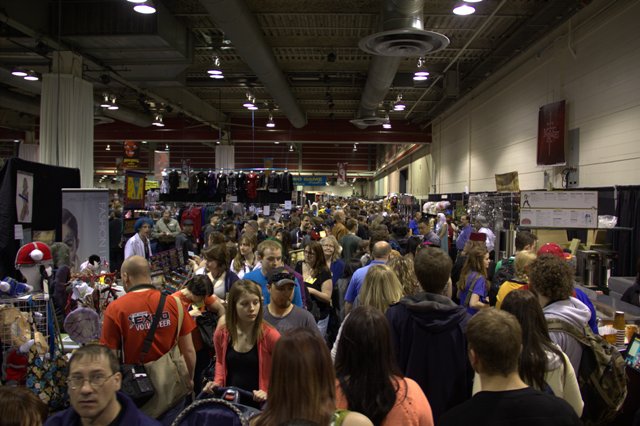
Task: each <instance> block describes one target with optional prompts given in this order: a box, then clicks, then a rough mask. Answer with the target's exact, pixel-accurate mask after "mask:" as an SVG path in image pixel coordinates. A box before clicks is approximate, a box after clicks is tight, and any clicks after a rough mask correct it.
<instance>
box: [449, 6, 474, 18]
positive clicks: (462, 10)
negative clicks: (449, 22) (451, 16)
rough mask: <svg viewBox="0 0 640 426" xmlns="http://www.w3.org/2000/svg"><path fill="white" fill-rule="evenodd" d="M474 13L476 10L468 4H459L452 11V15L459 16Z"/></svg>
mask: <svg viewBox="0 0 640 426" xmlns="http://www.w3.org/2000/svg"><path fill="white" fill-rule="evenodd" d="M475 11H476V9H475V8H474V7H473V6H469V5H468V4H461V5H460V6H457V7H455V8H454V9H453V13H455V14H456V15H460V16H466V15H471V14H472V13H475Z"/></svg>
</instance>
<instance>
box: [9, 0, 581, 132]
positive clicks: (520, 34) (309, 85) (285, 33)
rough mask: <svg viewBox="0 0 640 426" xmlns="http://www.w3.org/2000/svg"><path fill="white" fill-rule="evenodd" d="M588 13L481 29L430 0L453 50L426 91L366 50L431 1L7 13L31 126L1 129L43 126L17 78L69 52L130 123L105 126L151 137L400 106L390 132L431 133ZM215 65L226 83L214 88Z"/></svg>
mask: <svg viewBox="0 0 640 426" xmlns="http://www.w3.org/2000/svg"><path fill="white" fill-rule="evenodd" d="M588 2H589V1H588V0H484V1H482V2H481V3H475V4H474V6H475V7H476V9H477V11H476V13H475V14H474V15H470V16H456V15H454V14H453V13H452V9H453V7H454V5H455V4H456V3H457V1H455V0H425V1H424V5H423V10H422V13H418V17H422V18H423V19H422V23H423V26H424V29H425V30H429V31H434V32H437V33H441V34H444V35H445V36H446V37H448V39H449V40H450V44H449V45H448V46H447V47H446V48H444V49H442V50H439V51H437V52H435V53H432V54H427V55H425V56H424V60H425V61H424V68H425V69H426V70H427V71H429V72H430V76H429V79H428V80H426V81H422V82H416V81H414V80H413V79H412V77H413V73H414V71H416V65H417V59H418V58H417V57H415V56H412V57H398V58H396V59H388V58H387V59H386V60H387V62H383V65H381V66H378V68H374V66H375V65H372V62H375V61H372V55H371V54H370V53H366V52H365V51H363V50H361V49H360V48H359V46H358V43H359V41H360V40H361V39H363V38H364V37H366V36H369V35H371V34H374V33H377V32H379V31H381V29H386V27H387V24H386V23H384V22H383V21H384V19H383V18H382V16H383V13H386V14H387V15H384V16H389V15H390V14H389V12H383V11H382V9H383V7H382V6H383V5H386V6H387V7H393V6H397V5H400V6H402V5H403V4H404V5H406V4H409V5H411V6H415V5H416V4H417V5H418V7H420V6H421V4H422V2H420V1H402V0H395V1H394V0H320V1H318V0H155V3H156V5H157V6H158V13H156V14H155V15H148V16H145V15H140V14H137V13H135V12H133V10H132V6H133V5H132V4H131V3H127V2H126V1H125V0H21V1H14V0H2V3H3V6H2V9H0V21H2V22H1V23H0V83H1V84H0V86H1V87H0V100H1V101H2V102H0V108H3V107H4V109H7V110H13V111H18V112H20V113H22V114H19V115H16V114H10V113H4V114H3V113H1V112H2V111H1V110H0V120H1V121H0V127H6V128H18V129H24V128H28V127H33V126H36V125H37V120H32V121H30V120H28V119H27V120H25V114H26V115H27V118H28V117H30V116H32V115H33V114H34V105H37V102H38V98H37V95H38V93H39V90H40V86H39V84H37V83H36V84H32V85H29V84H28V83H27V84H25V82H24V81H22V80H19V79H17V78H16V77H13V76H11V75H10V74H9V72H8V71H10V70H11V69H12V68H13V67H16V66H20V67H24V68H29V69H33V70H35V71H38V72H40V73H47V72H50V71H51V69H52V68H51V67H52V60H53V56H54V54H55V51H56V50H59V49H60V50H66V49H70V50H72V51H74V52H76V53H79V54H80V55H82V56H83V57H84V62H83V68H84V69H83V74H84V78H85V79H87V80H88V81H91V82H92V83H93V84H94V87H95V94H96V102H98V101H99V100H100V94H101V93H102V92H105V91H108V92H109V93H111V94H113V95H115V96H116V98H117V102H118V104H119V105H120V106H121V111H120V112H119V113H118V114H120V117H118V116H117V115H114V114H111V116H110V118H109V116H108V115H109V113H108V112H107V113H105V115H106V116H107V117H105V118H103V119H102V121H103V122H105V121H110V120H113V119H116V120H119V119H122V120H123V121H127V120H128V121H129V122H130V123H133V122H134V121H136V122H137V125H139V126H148V125H150V123H151V119H152V118H153V117H152V116H153V113H154V112H158V111H159V112H162V113H163V114H164V115H165V118H169V119H171V117H177V118H181V119H184V120H188V121H189V122H190V123H191V122H192V124H193V125H197V124H199V123H207V124H208V125H210V126H211V127H215V128H217V127H221V128H222V129H223V130H226V129H228V128H229V126H230V125H231V123H233V124H236V125H240V126H243V125H244V126H255V127H256V128H259V129H261V130H263V129H265V128H264V126H265V124H266V121H267V119H268V116H269V110H270V109H271V110H272V114H273V117H274V119H275V120H276V123H277V124H278V126H283V127H285V128H291V129H293V128H302V129H304V128H305V127H307V124H308V123H309V122H314V121H318V122H319V123H325V120H326V123H330V122H332V121H340V122H347V121H349V120H351V119H354V118H356V117H358V116H360V117H363V116H365V117H367V116H372V115H375V116H377V117H382V118H384V117H385V109H387V110H388V109H392V106H393V102H394V101H396V99H397V98H398V95H400V94H401V95H402V100H403V101H404V102H405V103H406V105H407V107H406V110H405V111H404V112H394V111H391V112H389V115H390V119H391V122H392V123H398V124H402V125H403V127H402V128H403V129H404V130H405V131H411V132H413V133H415V132H427V131H428V124H429V123H430V122H431V120H433V118H434V117H436V116H438V114H440V113H442V112H443V111H445V110H446V109H447V108H448V107H450V106H451V105H452V104H453V103H454V102H455V101H456V99H459V97H460V96H463V95H464V94H466V93H468V92H469V91H470V90H472V89H473V88H474V87H476V86H477V85H478V84H479V83H481V82H482V81H483V80H485V79H486V78H487V77H488V76H489V75H490V74H492V73H493V72H495V71H496V70H497V69H499V68H500V67H501V66H503V65H504V64H505V63H506V62H508V61H509V60H510V59H512V58H514V57H515V56H516V55H518V53H519V52H521V51H522V50H523V49H525V48H526V47H527V46H529V45H530V44H531V43H532V42H533V41H535V40H537V39H538V38H540V37H541V36H542V35H544V34H545V33H547V32H549V31H550V30H551V29H553V28H555V27H557V26H558V25H560V24H561V23H563V22H565V21H566V20H567V19H568V18H569V17H570V16H572V15H573V14H574V13H575V12H576V11H578V10H579V9H580V8H582V7H584V6H585V4H587V3H588ZM418 10H419V9H418ZM243 13H244V15H243ZM418 20H419V19H418ZM214 56H218V57H219V59H220V62H221V68H222V70H223V72H224V76H225V78H224V79H220V80H214V79H211V78H209V76H208V74H207V70H208V69H209V68H210V67H211V65H212V58H213V57H214ZM376 60H377V59H376ZM394 61H395V62H394ZM396 64H397V72H394V68H393V67H394V66H396ZM371 70H375V71H374V72H373V74H375V75H372V73H371ZM389 70H390V72H391V76H390V77H391V81H389V83H390V84H389V85H388V88H387V87H386V86H385V84H386V83H384V82H383V83H381V84H382V86H383V91H382V95H381V96H379V99H377V98H376V97H375V96H374V97H373V102H374V105H376V106H375V108H373V110H370V109H367V108H365V107H364V106H365V103H364V101H363V92H364V91H365V86H366V85H367V81H368V79H369V80H373V82H374V83H375V79H376V78H378V77H379V75H381V74H384V73H385V71H389ZM381 78H382V77H381ZM369 84H372V83H371V82H370V83H369ZM368 90H369V89H368V88H367V89H366V91H367V93H368V94H369V92H368ZM248 92H250V94H251V95H252V96H255V98H256V101H257V105H258V107H259V109H258V110H257V111H255V112H254V113H252V112H251V111H248V110H247V109H245V108H244V107H243V106H242V103H243V102H244V101H245V100H246V99H247V93H248ZM9 101H11V102H9ZM97 111H98V113H99V114H102V112H101V110H100V109H99V108H98V109H97ZM129 113H130V116H127V117H129V118H128V119H126V117H125V115H126V114H129ZM252 114H253V115H252ZM132 117H133V118H132ZM252 120H253V121H252ZM378 124H379V123H378ZM311 127H312V128H314V127H315V128H317V126H311ZM340 127H342V125H341V126H340ZM398 127H401V126H398ZM354 129H355V127H354ZM395 129H396V126H394V130H393V131H394V132H395V131H396V130H395ZM425 129H427V130H425ZM379 130H381V126H379V125H376V126H373V127H369V128H366V129H363V130H361V131H362V132H372V131H376V132H378V131H379ZM216 131H217V130H216ZM397 131H398V132H400V131H402V130H397ZM409 139H410V138H407V140H409ZM400 140H402V138H400ZM422 140H423V141H426V140H425V138H424V137H423V139H422Z"/></svg>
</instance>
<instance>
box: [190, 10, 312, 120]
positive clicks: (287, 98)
mask: <svg viewBox="0 0 640 426" xmlns="http://www.w3.org/2000/svg"><path fill="white" fill-rule="evenodd" d="M200 2H201V3H202V5H203V6H204V7H205V9H207V11H208V12H209V15H211V18H212V19H213V20H214V21H215V22H216V24H217V25H218V27H220V29H221V30H222V31H224V34H225V36H226V37H227V38H228V39H229V40H231V41H232V42H233V45H234V46H235V48H236V52H238V54H239V55H240V56H241V57H242V59H243V60H244V62H246V63H247V64H248V65H249V66H250V67H251V69H252V70H253V72H254V73H255V74H256V76H257V77H258V78H259V79H260V81H261V82H262V84H264V86H265V88H266V89H267V91H268V92H269V94H270V95H271V96H272V97H273V99H274V101H275V102H276V103H277V104H278V105H279V108H280V110H281V111H283V112H284V113H285V115H286V116H287V118H288V119H289V121H290V122H291V124H292V125H293V126H294V127H297V128H300V127H304V126H306V124H307V117H306V115H305V113H304V111H303V110H302V108H301V107H300V106H299V105H298V102H297V100H296V99H295V97H294V96H293V92H292V91H291V88H290V87H289V83H288V82H287V79H286V78H285V76H284V74H283V73H282V71H281V70H280V67H279V65H278V63H277V61H276V58H275V56H274V55H273V52H272V50H271V47H269V45H268V44H267V42H266V41H265V38H264V35H263V34H262V31H260V25H259V24H258V22H257V20H256V18H255V17H254V16H253V14H252V13H251V11H250V10H249V8H248V7H247V5H246V4H245V2H244V0H201V1H200Z"/></svg>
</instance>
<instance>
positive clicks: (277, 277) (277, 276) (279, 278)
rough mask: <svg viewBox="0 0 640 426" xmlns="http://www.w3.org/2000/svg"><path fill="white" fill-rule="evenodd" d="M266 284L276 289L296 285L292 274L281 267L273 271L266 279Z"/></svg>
mask: <svg viewBox="0 0 640 426" xmlns="http://www.w3.org/2000/svg"><path fill="white" fill-rule="evenodd" d="M267 282H268V283H269V284H273V285H276V286H278V287H282V286H284V285H287V284H291V285H294V286H295V285H296V282H295V277H294V276H293V274H292V273H291V272H289V271H287V270H286V269H285V268H283V267H280V268H276V269H274V270H273V271H272V272H271V273H270V274H269V276H268V277H267Z"/></svg>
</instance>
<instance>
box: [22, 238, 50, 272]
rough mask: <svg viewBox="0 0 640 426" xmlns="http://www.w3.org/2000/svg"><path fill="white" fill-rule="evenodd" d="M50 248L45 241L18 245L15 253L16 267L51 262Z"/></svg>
mask: <svg viewBox="0 0 640 426" xmlns="http://www.w3.org/2000/svg"><path fill="white" fill-rule="evenodd" d="M51 260H52V258H51V249H50V248H49V246H48V245H46V244H45V243H41V242H40V241H35V242H33V243H29V244H25V245H23V246H22V247H20V250H18V253H17V254H16V268H19V267H20V266H28V265H39V264H41V263H45V262H51Z"/></svg>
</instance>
